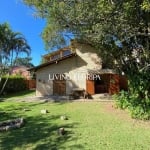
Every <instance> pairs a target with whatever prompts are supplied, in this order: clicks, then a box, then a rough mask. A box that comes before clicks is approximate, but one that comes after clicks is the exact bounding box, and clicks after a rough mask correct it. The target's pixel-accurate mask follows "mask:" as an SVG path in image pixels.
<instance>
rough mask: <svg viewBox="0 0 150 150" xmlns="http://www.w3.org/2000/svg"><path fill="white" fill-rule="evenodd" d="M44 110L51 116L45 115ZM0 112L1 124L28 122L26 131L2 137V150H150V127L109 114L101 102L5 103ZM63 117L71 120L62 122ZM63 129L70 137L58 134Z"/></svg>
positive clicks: (21, 129) (0, 104)
mask: <svg viewBox="0 0 150 150" xmlns="http://www.w3.org/2000/svg"><path fill="white" fill-rule="evenodd" d="M24 109H28V110H29V111H24ZM41 109H47V110H48V111H49V113H47V114H41V113H40V110H41ZM0 112H3V114H0V121H4V120H7V119H12V118H18V117H23V118H25V120H26V123H25V125H24V127H22V128H20V129H16V130H11V131H8V132H3V133H0V150H80V149H85V150H149V149H150V147H149V144H150V127H148V128H144V126H139V125H134V124H133V122H131V121H129V120H128V121H126V120H124V119H121V118H120V117H117V116H115V115H114V114H111V113H108V112H106V111H105V110H104V108H103V104H102V103H100V102H72V103H71V102H70V103H50V102H47V103H39V102H36V103H35V102H30V103H27V102H15V101H13V102H11V101H5V102H0ZM4 112H5V113H4ZM63 114H65V115H67V116H68V118H69V119H68V120H61V119H60V116H61V115H63ZM60 127H64V128H65V129H66V130H67V133H66V135H64V136H59V135H58V134H57V130H58V129H59V128H60Z"/></svg>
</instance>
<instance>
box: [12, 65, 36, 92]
mask: <svg viewBox="0 0 150 150" xmlns="http://www.w3.org/2000/svg"><path fill="white" fill-rule="evenodd" d="M28 69H29V68H28V67H26V66H13V67H12V68H11V70H10V74H11V75H20V76H22V77H23V78H24V79H25V80H24V81H25V83H26V86H27V88H28V89H35V88H36V82H35V79H32V77H31V73H30V71H29V70H28Z"/></svg>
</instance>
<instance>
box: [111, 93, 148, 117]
mask: <svg viewBox="0 0 150 150" xmlns="http://www.w3.org/2000/svg"><path fill="white" fill-rule="evenodd" d="M114 98H115V104H116V106H117V107H119V108H121V109H128V110H129V112H130V114H131V117H132V118H136V119H143V120H149V119H150V99H139V98H138V96H137V95H136V94H135V95H134V94H132V95H131V94H129V93H128V92H125V91H121V92H120V93H119V94H118V95H115V96H114Z"/></svg>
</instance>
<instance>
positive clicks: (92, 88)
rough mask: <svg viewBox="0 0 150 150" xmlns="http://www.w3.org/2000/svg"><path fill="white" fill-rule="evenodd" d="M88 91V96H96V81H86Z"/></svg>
mask: <svg viewBox="0 0 150 150" xmlns="http://www.w3.org/2000/svg"><path fill="white" fill-rule="evenodd" d="M86 91H87V92H88V94H90V95H93V94H95V86H94V80H86Z"/></svg>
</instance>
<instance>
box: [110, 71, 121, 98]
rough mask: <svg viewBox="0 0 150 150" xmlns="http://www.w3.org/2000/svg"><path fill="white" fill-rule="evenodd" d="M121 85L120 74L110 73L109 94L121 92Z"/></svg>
mask: <svg viewBox="0 0 150 150" xmlns="http://www.w3.org/2000/svg"><path fill="white" fill-rule="evenodd" d="M119 90H120V86H119V75H117V74H111V75H110V84H109V94H111V95H113V94H117V93H119Z"/></svg>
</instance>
